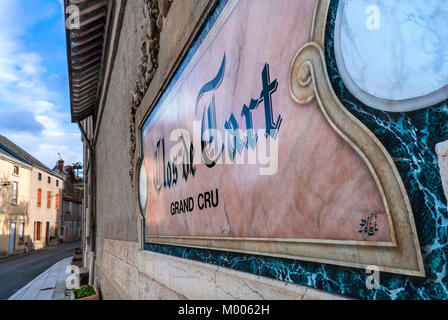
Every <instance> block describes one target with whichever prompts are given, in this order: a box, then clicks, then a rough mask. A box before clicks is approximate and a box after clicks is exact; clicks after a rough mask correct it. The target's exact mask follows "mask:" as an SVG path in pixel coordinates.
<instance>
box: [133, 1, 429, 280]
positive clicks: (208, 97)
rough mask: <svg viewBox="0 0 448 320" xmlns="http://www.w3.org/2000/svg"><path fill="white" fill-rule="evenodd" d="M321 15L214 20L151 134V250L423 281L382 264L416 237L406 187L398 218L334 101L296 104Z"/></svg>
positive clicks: (293, 11) (274, 4) (146, 132)
mask: <svg viewBox="0 0 448 320" xmlns="http://www.w3.org/2000/svg"><path fill="white" fill-rule="evenodd" d="M319 5H321V3H320V2H319V1H315V0H306V1H297V0H282V1H271V0H257V1H251V0H241V1H235V0H233V1H228V2H227V4H226V5H225V6H224V8H223V9H222V11H221V12H220V14H219V15H218V16H217V17H216V19H215V20H214V21H212V22H209V24H208V26H210V28H209V29H208V30H207V31H206V32H205V31H204V33H203V34H205V36H204V37H203V39H202V40H201V42H200V43H199V45H198V46H197V48H194V51H190V53H191V59H189V60H188V62H187V63H184V65H183V68H182V71H181V72H178V74H177V75H176V76H175V78H174V79H173V80H172V82H171V84H170V86H169V87H168V89H167V91H166V92H165V93H164V95H163V96H162V98H161V99H160V100H159V101H158V103H157V105H156V107H155V108H154V110H153V112H152V113H151V114H150V116H149V118H148V119H147V120H146V122H145V123H144V126H143V127H142V135H141V136H142V151H143V152H142V154H143V155H144V157H143V161H142V165H141V170H140V190H139V195H140V207H141V210H142V212H143V215H144V217H145V222H146V240H147V241H148V242H153V243H168V244H176V245H181V246H193V247H206V248H214V249H221V250H230V251H239V252H250V253H257V254H265V255H273V256H281V257H291V258H299V259H305V260H311V261H320V262H325V263H333V264H341V265H348V266H354V267H364V266H366V265H369V264H373V263H375V264H377V265H379V266H380V267H382V268H383V269H384V270H388V271H392V272H399V273H407V274H415V275H421V268H419V267H420V265H419V266H418V267H414V266H410V267H408V266H407V262H406V261H404V260H405V259H404V258H403V259H404V260H403V259H402V260H403V261H401V260H399V261H398V262H394V261H393V259H392V258H391V257H390V256H382V253H381V252H382V251H381V250H383V251H384V252H386V254H389V253H388V252H389V251H391V250H395V249H393V248H398V247H399V244H398V243H397V237H400V236H401V234H402V231H400V230H396V228H397V226H396V225H395V222H397V223H398V222H399V224H400V227H402V228H405V227H403V225H404V224H403V225H402V223H401V222H402V220H399V219H398V220H397V218H395V215H404V216H406V217H408V216H409V214H410V215H411V218H412V212H411V211H410V209H409V208H408V207H406V204H405V201H406V194H405V192H404V193H402V191H403V190H402V189H400V186H401V180H397V179H399V178H397V177H395V176H394V178H393V179H395V180H393V183H395V184H394V186H396V188H398V189H395V190H399V192H398V193H399V197H402V198H403V199H405V200H403V201H404V202H403V203H404V204H403V206H401V207H399V206H395V205H393V199H392V198H394V197H395V195H394V194H392V195H391V193H393V192H390V191H389V190H392V189H390V188H392V187H390V185H391V184H384V183H383V182H382V181H383V180H382V176H381V172H380V173H378V172H379V171H381V164H380V166H379V167H378V166H376V165H375V162H374V160H371V159H369V155H368V154H367V153H364V151H363V150H364V149H363V148H361V147H358V146H357V145H356V143H355V142H353V141H352V140H351V139H350V138H348V137H347V136H346V135H344V134H342V133H341V130H340V129H339V128H337V126H339V125H335V123H333V122H332V121H330V120H329V118H328V114H327V113H326V112H323V109H324V108H323V107H322V105H323V104H325V99H326V98H322V99H319V98H318V99H316V98H314V97H316V96H317V94H314V95H313V96H312V97H311V98H310V99H308V100H307V101H306V102H305V103H302V104H299V103H297V102H298V101H297V99H296V98H295V96H294V94H292V93H291V87H290V77H291V70H295V69H294V67H293V66H294V64H292V62H293V60H294V57H295V56H296V54H297V52H298V51H299V49H300V48H301V47H303V46H304V45H305V44H306V43H308V42H309V41H310V40H311V39H310V34H311V35H312V34H313V33H312V32H313V30H318V28H314V29H313V24H315V21H314V19H313V13H314V11H315V10H316V8H317V7H318V6H319ZM192 50H193V49H192ZM298 76H301V75H300V74H299V75H298ZM321 78H322V79H325V77H324V76H322V77H321ZM310 81H311V80H310V79H309V81H308V82H310ZM316 86H317V84H316ZM316 86H315V88H316ZM428 90H429V89H428ZM400 94H401V93H400ZM350 121H351V120H350ZM352 125H354V124H350V123H349V122H347V124H346V125H342V127H344V126H346V127H347V126H352ZM362 130H364V129H362ZM365 130H367V129H365ZM342 131H343V130H342ZM370 136H373V135H369V137H370ZM369 139H374V137H372V138H369ZM366 141H367V140H366ZM375 141H376V140H375ZM363 143H364V144H366V143H368V142H363ZM372 143H377V142H372ZM380 147H381V146H380ZM372 150H374V149H372ZM381 150H382V149H381ZM366 154H367V155H366ZM384 159H389V160H390V157H389V158H388V155H387V154H385V158H384ZM389 160H387V161H389ZM388 163H389V162H388ZM390 163H393V162H392V161H391V160H390ZM390 163H389V164H388V165H389V166H390ZM378 168H380V169H378ZM391 168H392V169H391V170H394V168H395V167H393V166H392V167H391ZM397 176H398V175H397ZM400 199H401V198H400ZM398 207H399V208H401V209H397V208H398ZM403 208H404V209H403ZM408 209H409V211H408ZM411 220H412V219H411ZM411 220H409V221H408V220H406V221H408V222H406V223H409V224H410V225H411V226H412V225H413V221H411ZM410 228H411V227H410ZM409 230H411V229H409ZM413 231H415V230H413V229H412V230H411V231H409V234H410V236H409V237H407V238H406V239H407V240H406V241H413V240H412V238H413V237H414V235H413V234H412V232H413ZM410 239H411V240H410ZM417 245H418V243H417ZM372 248H379V249H378V250H379V251H378V252H380V253H379V254H377V253H376V251H372ZM381 248H383V249H381ZM412 248H413V246H411V249H409V250H413V249H412ZM403 250H404V249H403ZM368 252H370V254H369V253H368ZM415 252H416V251H412V254H410V255H409V256H410V257H411V258H409V259H411V260H412V261H413V264H416V265H418V261H419V258H418V255H416V253H415ZM415 261H417V262H415ZM411 265H412V263H411ZM412 268H413V269H412ZM411 269H412V270H411Z"/></svg>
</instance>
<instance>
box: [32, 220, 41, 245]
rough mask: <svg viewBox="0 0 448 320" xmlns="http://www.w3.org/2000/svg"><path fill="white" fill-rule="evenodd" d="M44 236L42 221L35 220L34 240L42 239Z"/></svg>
mask: <svg viewBox="0 0 448 320" xmlns="http://www.w3.org/2000/svg"><path fill="white" fill-rule="evenodd" d="M41 236H42V222H40V221H37V222H34V240H35V241H40V240H41Z"/></svg>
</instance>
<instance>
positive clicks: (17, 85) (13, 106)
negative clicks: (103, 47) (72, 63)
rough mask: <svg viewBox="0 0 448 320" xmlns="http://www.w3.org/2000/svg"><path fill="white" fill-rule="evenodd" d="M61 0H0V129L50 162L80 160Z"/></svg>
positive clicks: (40, 157) (49, 163)
mask: <svg viewBox="0 0 448 320" xmlns="http://www.w3.org/2000/svg"><path fill="white" fill-rule="evenodd" d="M64 20H65V18H64V9H63V0H0V134H1V135H3V136H6V137H7V138H8V139H10V140H11V141H13V142H14V143H15V144H17V145H18V146H20V147H21V148H22V149H24V150H25V151H27V152H28V153H30V154H31V155H33V156H34V157H36V158H37V159H38V160H40V161H41V162H43V163H44V164H46V165H47V166H49V167H50V168H52V167H53V166H54V165H55V164H56V161H57V160H58V159H59V156H58V154H60V155H61V157H62V159H64V160H65V163H66V164H72V163H74V162H78V161H82V143H81V136H80V133H79V130H78V127H77V125H76V124H72V123H71V119H70V92H69V84H68V69H67V56H66V43H65V21H64Z"/></svg>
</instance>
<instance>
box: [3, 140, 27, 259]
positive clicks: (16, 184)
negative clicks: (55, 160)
mask: <svg viewBox="0 0 448 320" xmlns="http://www.w3.org/2000/svg"><path fill="white" fill-rule="evenodd" d="M31 170H32V166H31V165H30V164H29V163H28V162H26V160H24V159H23V158H20V157H19V156H17V155H15V154H14V153H13V152H11V151H10V150H8V149H7V148H5V147H4V146H2V145H0V179H1V181H0V201H1V204H0V208H1V209H0V256H7V255H14V254H19V253H23V252H25V251H26V250H27V248H26V245H27V244H28V243H29V232H28V225H29V202H30V175H31Z"/></svg>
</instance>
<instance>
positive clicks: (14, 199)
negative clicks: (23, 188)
mask: <svg viewBox="0 0 448 320" xmlns="http://www.w3.org/2000/svg"><path fill="white" fill-rule="evenodd" d="M18 190H19V183H18V182H17V181H14V182H13V183H12V199H11V203H12V204H17V193H18Z"/></svg>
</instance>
